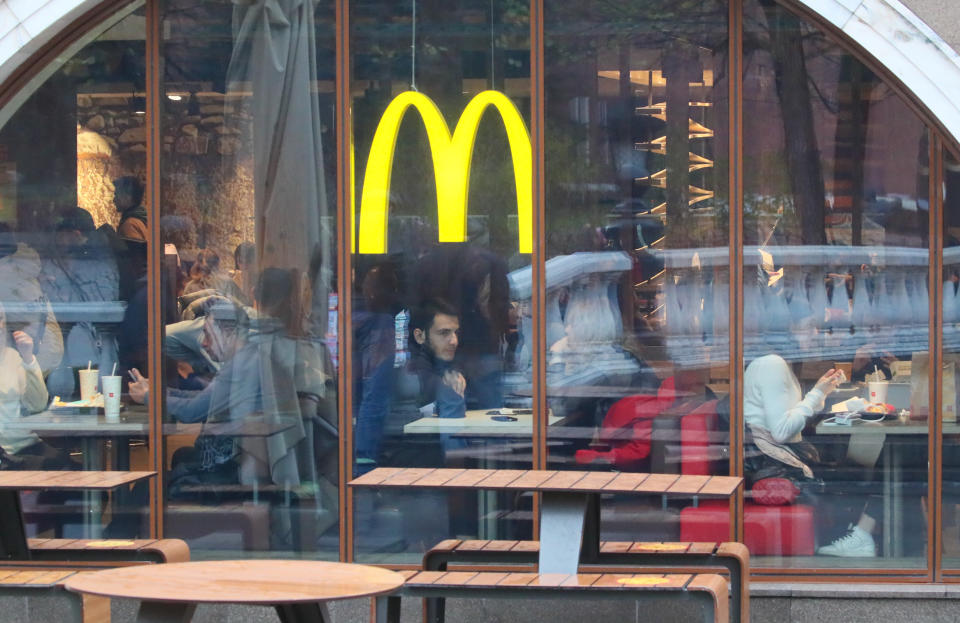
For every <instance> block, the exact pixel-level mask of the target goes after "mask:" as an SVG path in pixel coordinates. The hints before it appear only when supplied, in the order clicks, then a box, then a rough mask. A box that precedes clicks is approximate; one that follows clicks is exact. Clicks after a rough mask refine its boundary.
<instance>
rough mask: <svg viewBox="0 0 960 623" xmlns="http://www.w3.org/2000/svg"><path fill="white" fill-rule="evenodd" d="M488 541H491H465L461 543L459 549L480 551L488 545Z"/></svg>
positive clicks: (462, 550)
mask: <svg viewBox="0 0 960 623" xmlns="http://www.w3.org/2000/svg"><path fill="white" fill-rule="evenodd" d="M488 543H490V541H483V540H479V541H478V540H472V541H463V542H461V543H460V545H458V546H457V550H458V551H461V552H479V551H480V550H482V549H483V548H484V547H486V546H487V544H488Z"/></svg>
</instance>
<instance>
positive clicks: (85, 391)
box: [79, 370, 100, 400]
mask: <svg viewBox="0 0 960 623" xmlns="http://www.w3.org/2000/svg"><path fill="white" fill-rule="evenodd" d="M79 374H80V400H90V399H91V398H93V396H94V394H96V393H97V381H98V380H99V379H100V370H80V371H79Z"/></svg>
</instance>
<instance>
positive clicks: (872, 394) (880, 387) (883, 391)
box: [867, 381, 888, 404]
mask: <svg viewBox="0 0 960 623" xmlns="http://www.w3.org/2000/svg"><path fill="white" fill-rule="evenodd" d="M887 385H888V383H887V382H885V381H871V382H870V383H867V395H868V400H869V401H870V402H879V403H884V404H885V403H886V402H887Z"/></svg>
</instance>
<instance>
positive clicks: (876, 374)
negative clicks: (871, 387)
mask: <svg viewBox="0 0 960 623" xmlns="http://www.w3.org/2000/svg"><path fill="white" fill-rule="evenodd" d="M873 376H874V380H875V381H877V382H878V383H879V382H880V368H878V367H877V364H873Z"/></svg>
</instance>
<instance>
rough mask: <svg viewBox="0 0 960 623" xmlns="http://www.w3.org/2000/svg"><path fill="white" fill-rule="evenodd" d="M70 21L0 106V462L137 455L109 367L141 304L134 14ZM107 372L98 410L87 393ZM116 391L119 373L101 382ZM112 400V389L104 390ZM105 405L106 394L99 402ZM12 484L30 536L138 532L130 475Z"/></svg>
mask: <svg viewBox="0 0 960 623" xmlns="http://www.w3.org/2000/svg"><path fill="white" fill-rule="evenodd" d="M137 6H138V5H137V4H134V5H131V6H128V7H125V8H123V9H120V10H119V11H118V12H117V13H116V14H114V15H113V16H111V18H110V19H109V20H107V22H105V23H104V24H101V25H99V26H98V27H96V28H95V29H94V31H93V32H91V33H88V34H87V35H86V43H85V44H83V43H82V42H81V43H80V44H78V45H79V51H77V52H76V53H75V54H73V55H72V56H68V57H66V58H61V59H58V60H57V61H56V62H55V63H53V64H52V65H49V66H47V67H45V68H44V69H43V71H42V74H41V75H40V76H39V77H42V78H43V79H42V80H41V81H39V84H36V83H34V85H35V86H31V87H29V88H28V89H26V90H25V91H22V92H20V93H18V94H17V95H16V96H15V97H14V98H13V100H12V103H11V104H9V105H8V106H7V107H5V108H4V109H3V110H0V341H2V347H0V450H2V454H3V456H2V465H3V469H27V470H39V469H77V470H79V469H101V470H102V469H131V468H133V469H149V463H148V460H149V459H148V452H147V446H146V445H145V440H146V438H147V432H148V420H147V411H146V409H145V408H144V407H141V406H139V405H136V404H131V402H130V401H129V399H128V398H129V396H128V394H127V392H126V383H125V382H123V381H122V379H121V377H125V376H126V375H127V371H128V370H130V369H131V368H133V367H137V366H140V365H142V363H141V362H142V356H143V355H144V346H145V345H146V337H145V336H146V334H147V317H146V307H145V305H144V304H143V299H142V293H143V292H144V288H145V280H144V277H145V274H146V268H147V265H146V261H147V253H146V249H147V242H146V237H145V236H144V235H142V234H143V233H144V232H145V231H146V223H145V218H146V214H147V210H150V209H151V208H152V207H151V206H149V205H145V204H144V202H143V200H142V199H143V182H144V179H145V177H144V175H145V151H146V149H145V117H144V113H145V111H146V108H145V99H144V95H145V92H144V89H145V79H146V66H145V56H144V53H145V48H144V32H145V18H144V11H143V9H142V8H137ZM118 381H119V382H121V383H122V385H123V391H122V393H123V395H122V397H121V402H122V404H118V403H112V404H111V405H108V406H110V407H111V410H110V415H109V416H107V415H106V414H105V413H104V399H103V393H102V392H104V393H106V390H107V389H108V388H109V386H110V385H111V384H113V383H117V382H118ZM116 387H117V392H116V393H117V394H119V393H120V384H118V385H117V386H116ZM111 402H112V401H111ZM114 407H115V408H116V409H114ZM140 487H144V485H139V486H138V488H137V489H136V490H135V491H134V492H131V491H130V490H127V489H119V490H117V491H115V492H113V493H112V494H111V496H110V498H109V499H107V498H105V497H103V496H101V495H100V494H99V493H97V494H82V493H69V494H65V493H63V492H42V493H39V494H27V495H25V496H24V500H23V502H24V512H25V516H26V520H27V522H28V523H29V524H32V528H33V530H34V531H35V532H34V534H35V535H36V536H42V537H65V538H80V537H122V538H129V537H133V536H137V535H142V536H146V535H147V534H148V531H149V529H148V524H147V514H146V508H147V506H146V489H145V488H142V489H141V488H140Z"/></svg>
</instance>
